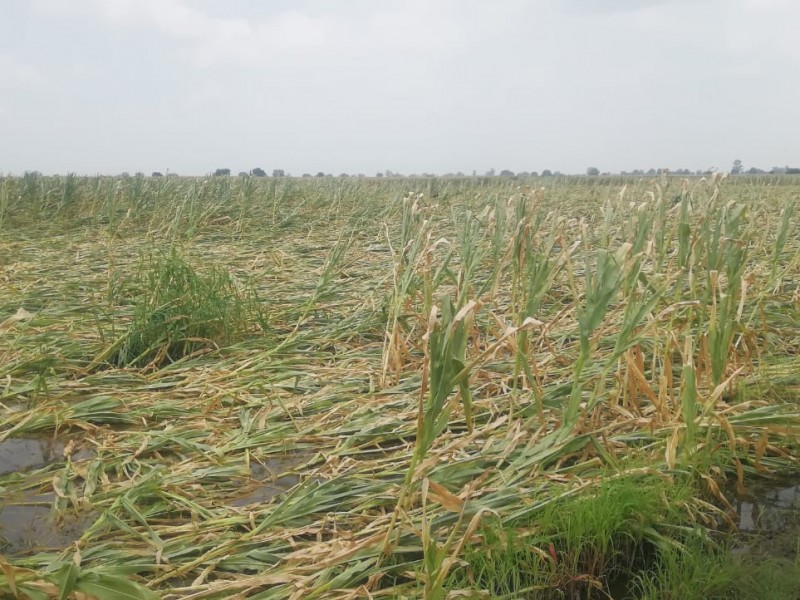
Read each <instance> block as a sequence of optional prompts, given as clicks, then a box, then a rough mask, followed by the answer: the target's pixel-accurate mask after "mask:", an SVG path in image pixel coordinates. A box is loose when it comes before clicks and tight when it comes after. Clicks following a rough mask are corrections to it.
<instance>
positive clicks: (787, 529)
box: [734, 477, 800, 560]
mask: <svg viewBox="0 0 800 600" xmlns="http://www.w3.org/2000/svg"><path fill="white" fill-rule="evenodd" d="M734 506H735V508H736V512H737V514H738V516H739V520H738V523H737V525H738V529H739V533H738V534H737V535H736V547H735V548H734V553H735V554H736V555H739V556H754V557H761V556H763V557H774V558H786V559H790V560H796V559H797V557H798V546H799V545H800V544H798V539H800V481H799V480H798V478H797V477H795V478H794V480H792V481H783V482H765V483H753V484H751V485H750V486H749V487H748V489H747V495H745V496H743V497H741V498H737V499H736V503H735V505H734Z"/></svg>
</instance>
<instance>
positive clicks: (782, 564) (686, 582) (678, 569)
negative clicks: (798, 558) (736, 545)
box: [631, 538, 800, 600]
mask: <svg viewBox="0 0 800 600" xmlns="http://www.w3.org/2000/svg"><path fill="white" fill-rule="evenodd" d="M633 588H634V589H633V591H632V595H631V597H633V598H640V599H641V600H665V599H666V600H672V599H675V600H678V599H681V600H745V599H748V600H749V599H758V600H788V599H791V598H800V565H798V564H796V563H793V562H791V561H789V560H786V559H781V558H766V559H763V560H759V559H758V558H756V557H752V556H751V557H737V556H734V555H733V554H732V553H731V552H730V549H729V548H727V547H726V546H725V545H724V544H719V543H714V542H711V541H709V540H703V539H700V538H696V539H692V540H689V541H687V542H686V543H684V544H682V545H675V546H671V547H664V548H662V549H661V550H660V552H659V555H658V560H657V561H656V562H655V563H654V565H653V567H652V568H651V569H649V570H647V571H644V572H643V573H641V574H640V575H639V576H637V577H636V579H635V582H634V586H633Z"/></svg>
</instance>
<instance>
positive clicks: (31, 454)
mask: <svg viewBox="0 0 800 600" xmlns="http://www.w3.org/2000/svg"><path fill="white" fill-rule="evenodd" d="M63 452H64V443H63V442H61V441H60V440H54V439H53V438H50V437H47V438H45V437H41V438H12V439H8V440H5V441H3V442H0V475H7V474H8V473H15V472H16V471H23V470H25V469H34V468H38V467H43V466H45V465H48V464H50V463H51V462H55V461H57V460H62V459H63Z"/></svg>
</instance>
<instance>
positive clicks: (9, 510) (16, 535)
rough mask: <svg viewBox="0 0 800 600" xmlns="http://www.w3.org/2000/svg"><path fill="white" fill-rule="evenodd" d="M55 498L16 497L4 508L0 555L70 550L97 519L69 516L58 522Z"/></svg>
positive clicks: (0, 508) (0, 518) (0, 513)
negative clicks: (68, 548) (54, 506)
mask: <svg viewBox="0 0 800 600" xmlns="http://www.w3.org/2000/svg"><path fill="white" fill-rule="evenodd" d="M52 504H53V494H36V493H31V494H23V495H17V496H12V497H11V498H9V499H8V500H7V501H3V502H2V505H1V506H0V554H5V555H7V556H15V555H20V554H26V553H29V552H31V551H33V550H45V549H55V550H60V549H63V548H67V547H68V546H70V545H71V544H72V543H73V542H75V541H77V540H78V539H80V537H81V535H83V532H84V531H86V529H88V528H89V526H90V525H92V523H94V521H95V520H96V519H97V514H96V513H94V512H89V513H85V514H82V515H76V514H67V515H62V516H61V517H60V518H59V519H58V520H56V518H55V516H54V514H53V510H52Z"/></svg>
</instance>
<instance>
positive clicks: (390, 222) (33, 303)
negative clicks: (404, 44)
mask: <svg viewBox="0 0 800 600" xmlns="http://www.w3.org/2000/svg"><path fill="white" fill-rule="evenodd" d="M542 184H545V185H544V187H542ZM749 185H750V184H748V183H746V182H744V181H741V180H724V181H723V180H722V179H720V178H716V177H715V178H712V179H709V180H700V179H692V180H679V179H673V178H668V177H662V178H659V179H657V180H630V179H619V178H608V179H604V178H598V179H592V180H586V179H582V178H574V179H570V178H550V179H547V180H544V179H542V180H530V181H514V180H507V179H505V178H496V179H494V178H493V179H489V178H473V179H470V178H465V179H453V180H445V179H442V180H436V181H432V180H430V181H429V180H415V179H387V180H384V181H377V180H370V179H362V178H349V179H327V178H326V179H324V180H293V179H290V178H278V179H273V178H267V179H259V180H258V181H256V180H254V179H247V178H210V179H195V178H141V177H138V178H137V177H133V178H117V179H114V178H80V177H74V176H72V177H71V178H48V177H42V176H40V175H37V174H29V175H26V176H25V177H23V178H6V179H5V180H4V181H2V182H0V227H2V233H3V237H2V239H0V255H2V256H3V257H4V260H3V263H2V266H1V267H0V268H2V271H0V282H2V286H0V444H3V443H4V442H7V441H8V440H14V439H24V438H32V437H39V436H47V437H48V438H52V439H54V440H56V441H57V442H59V444H61V447H62V450H61V452H60V455H59V456H58V457H57V459H56V460H54V461H52V462H50V463H48V464H40V465H37V466H34V467H31V468H29V469H27V470H20V471H18V472H9V473H6V474H4V475H0V506H2V505H8V506H11V505H15V506H23V507H24V505H25V504H26V503H31V502H39V503H41V502H45V503H46V504H47V505H49V507H50V514H51V518H52V519H53V524H52V527H53V530H54V531H56V532H62V533H63V528H64V527H68V526H72V527H73V529H72V531H74V532H75V534H74V535H73V536H72V537H63V536H62V537H59V538H58V539H59V540H60V541H59V542H58V543H49V542H47V540H28V541H27V542H26V543H23V542H21V541H20V540H18V539H9V538H8V536H6V538H7V539H6V542H5V544H4V545H2V546H0V554H2V555H3V558H2V560H0V566H2V570H1V571H0V595H6V596H10V597H18V598H70V597H72V598H79V597H86V596H87V595H90V596H91V595H94V596H97V597H100V598H103V597H109V598H110V597H123V596H124V597H130V598H147V597H162V598H195V599H199V598H220V599H221V598H231V597H237V598H258V599H272V598H275V599H277V598H355V597H373V598H377V597H386V598H396V597H409V598H410V597H427V598H432V599H433V598H445V597H448V595H449V596H450V597H468V596H472V597H508V598H511V597H520V596H523V597H524V596H525V595H526V594H527V595H530V596H531V597H543V598H546V597H563V595H564V594H578V593H582V594H586V595H590V594H591V595H592V597H601V596H602V594H604V593H606V592H607V591H608V590H609V589H610V588H609V586H610V585H611V581H612V580H613V579H614V578H620V577H623V578H624V577H625V576H631V575H632V573H631V567H630V565H631V564H633V565H634V569H636V568H641V569H644V568H646V567H647V566H648V565H653V564H655V565H656V566H657V569H662V570H661V571H658V576H656V575H653V577H647V578H644V577H640V578H639V579H638V580H634V579H631V580H630V581H631V586H638V588H637V589H639V590H640V591H646V593H648V594H651V596H650V597H655V595H654V594H656V593H657V592H656V591H654V590H657V588H658V586H662V587H663V586H667V585H668V584H667V583H664V582H666V581H668V580H669V574H668V573H667V571H665V570H667V569H670V568H673V569H674V572H675V573H678V572H684V573H685V572H688V571H687V569H689V568H690V567H691V564H689V563H687V560H684V559H683V558H681V557H692V556H700V555H701V553H699V552H694V551H693V550H692V549H697V548H708V547H711V546H709V544H710V545H712V546H713V544H714V541H713V539H712V536H711V535H710V532H711V531H712V530H714V529H715V528H717V527H719V526H720V524H724V523H725V522H726V521H727V520H728V519H729V516H730V513H729V510H730V505H729V504H728V499H727V497H726V495H725V494H724V493H723V491H721V490H723V489H724V486H723V483H724V482H725V481H726V480H728V479H732V480H734V481H735V482H736V483H737V484H738V485H739V486H740V487H741V486H746V485H747V484H748V482H749V481H751V480H752V478H754V477H759V476H767V475H769V474H773V473H777V472H781V471H785V470H787V469H791V468H796V450H797V436H798V433H800V410H798V408H797V399H798V389H799V388H798V379H797V375H796V373H797V370H798V359H797V354H796V348H797V346H798V343H800V325H798V323H800V319H798V314H797V313H798V309H800V288H798V287H797V280H798V257H799V256H800V246H798V244H797V243H796V239H797V236H796V226H795V223H794V218H793V215H794V212H793V211H794V204H793V201H794V200H793V198H794V197H796V195H797V193H798V189H799V188H798V186H797V184H796V183H795V182H794V181H793V180H791V179H790V178H782V179H781V178H778V179H775V180H773V181H771V182H770V185H769V186H768V187H767V186H765V187H763V193H761V194H759V195H756V196H754V195H753V194H751V193H750V189H751V188H750V187H748V186H749ZM754 185H759V184H754ZM162 248H177V249H179V253H177V251H176V253H175V254H171V253H166V254H160V252H161V250H160V249H162ZM151 256H153V257H159V256H163V258H155V259H153V260H150V259H148V258H147V257H151ZM143 257H145V258H143ZM239 282H246V283H245V284H240V283H239ZM267 307H268V313H267V312H264V311H266V310H267ZM19 309H22V310H21V311H20V310H19ZM266 314H268V316H269V323H268V324H267V323H266V321H265V320H264V319H265V315H266ZM100 365H103V366H104V368H98V367H99V366H100ZM42 498H45V500H42ZM2 523H3V513H2V512H0V524H2ZM0 535H5V534H3V530H1V529H0ZM59 535H62V534H59ZM0 543H2V542H0ZM684 551H685V553H683V554H681V552H684ZM692 552H694V553H692ZM715 556H717V557H719V556H722V555H716V554H715ZM715 560H716V559H715ZM720 560H721V559H720ZM631 561H633V562H631ZM636 565H639V567H636ZM670 565H672V567H671V566H670ZM741 571H742V570H741V569H739V572H741ZM726 572H727V571H726ZM731 572H733V571H731ZM653 573H656V571H654V572H653ZM731 577H733V575H731ZM659 582H661V583H659ZM730 584H731V580H730V579H728V580H726V581H723V582H721V583H720V582H711V583H709V582H708V581H705V583H703V585H705V586H706V587H705V588H703V589H704V590H705V592H707V593H712V592H713V593H717V592H715V591H714V590H717V591H719V590H721V589H723V590H724V589H728V590H729V589H731V588H730ZM698 585H699V584H698ZM726 585H727V586H728V587H727V588H726V587H725V586H726ZM98 586H106V588H107V589H106V591H102V590H100V589H99V587H98ZM708 586H711V587H708ZM713 586H717V587H716V588H714V587H713ZM720 586H721V587H720ZM664 589H666V588H664ZM743 589H744V588H743ZM603 590H605V592H604V591H603ZM709 590H711V591H709ZM705 592H704V593H705ZM719 593H722V592H719ZM81 594H82V595H81ZM104 594H105V595H104ZM114 594H122V595H116V596H115V595H114Z"/></svg>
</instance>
